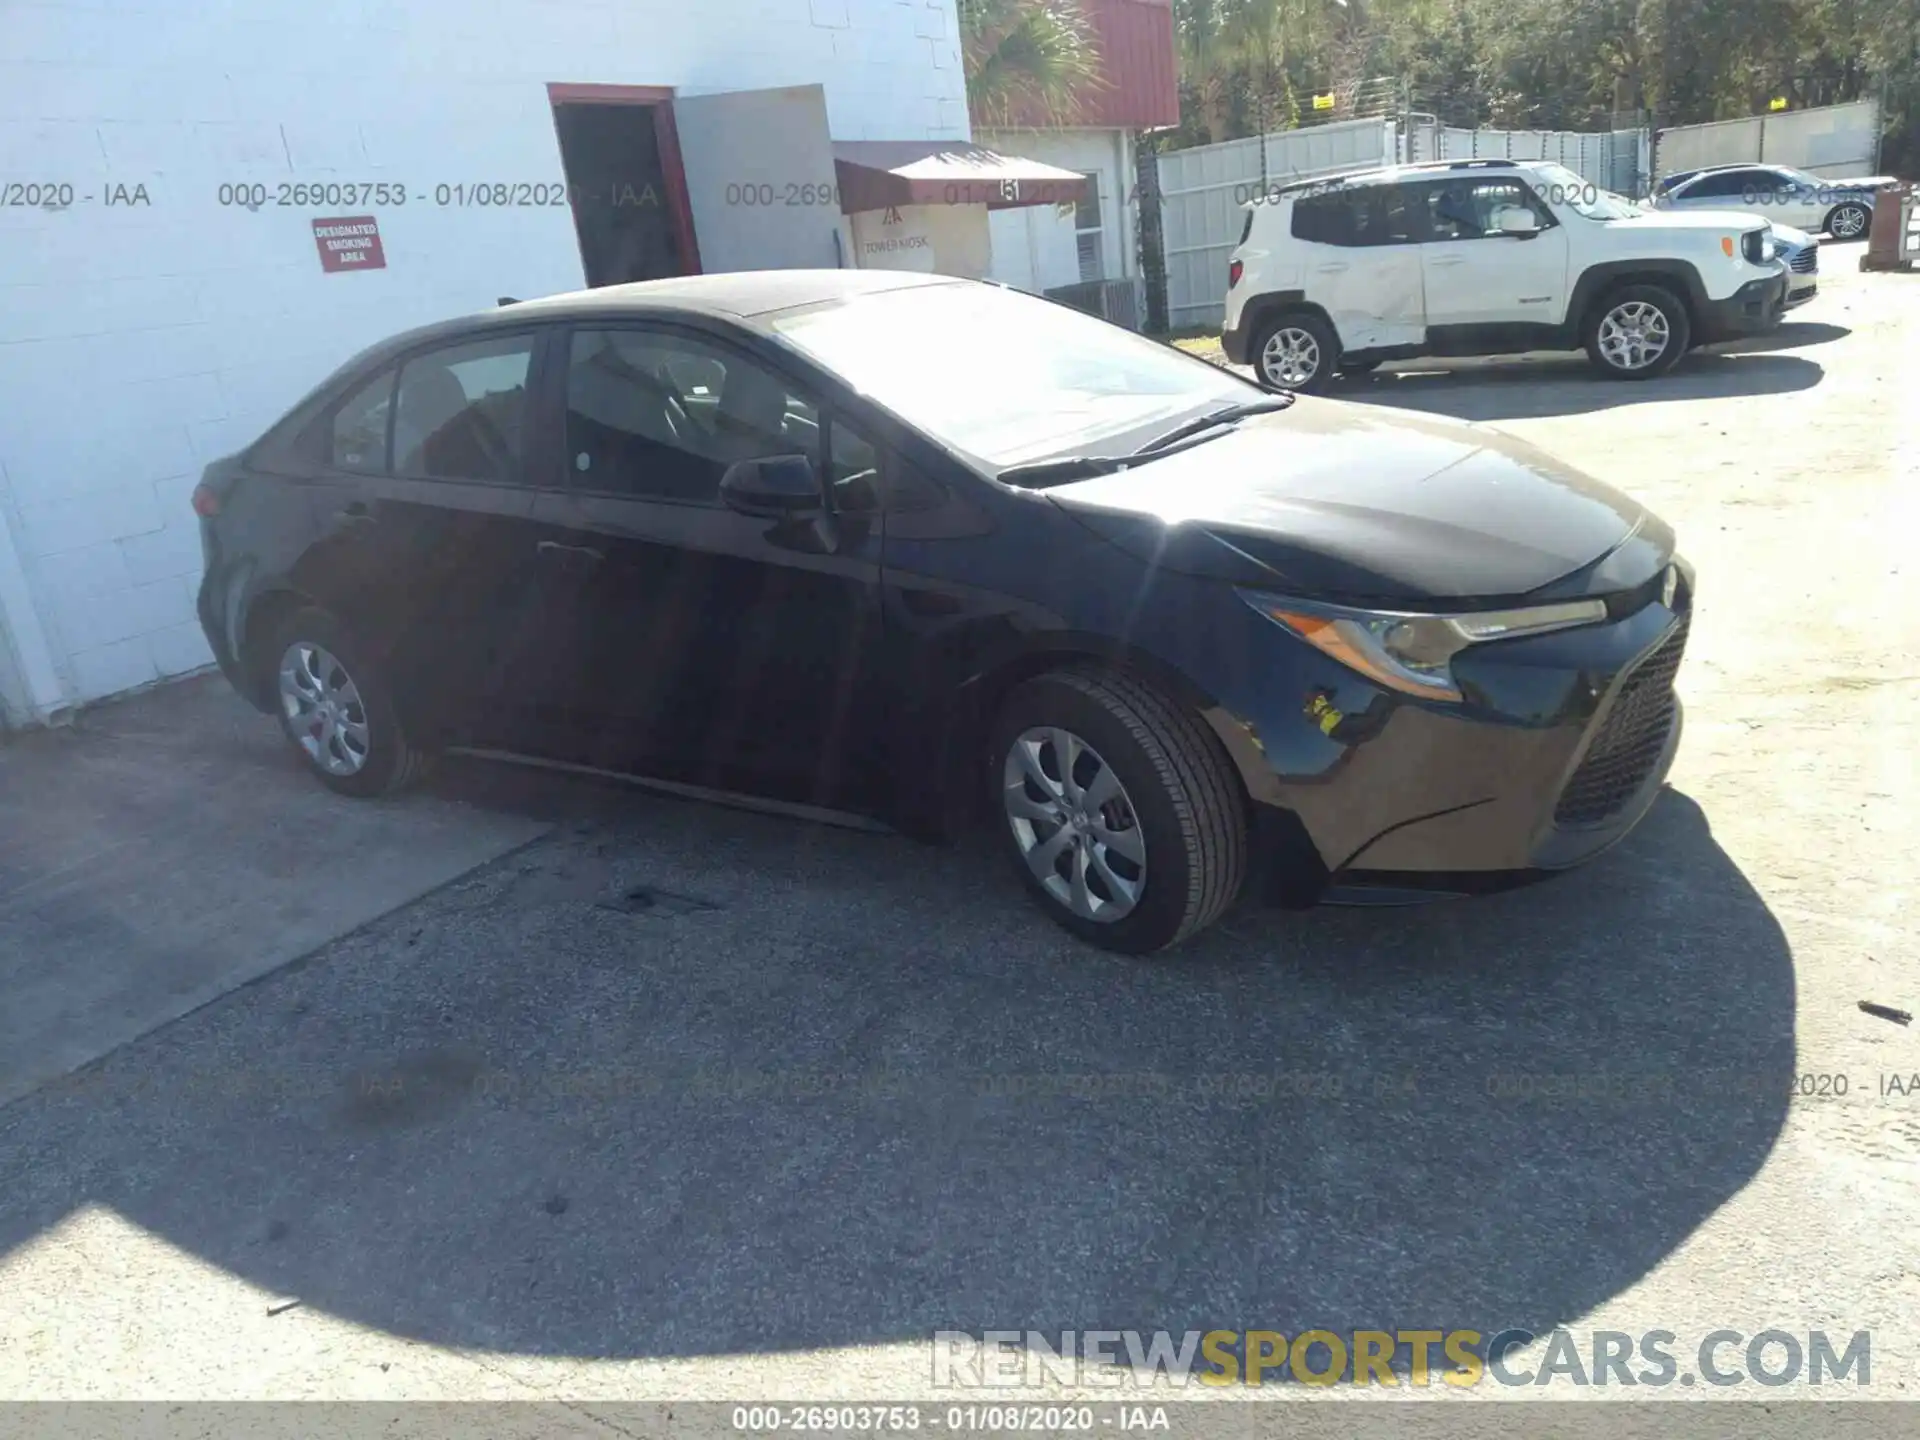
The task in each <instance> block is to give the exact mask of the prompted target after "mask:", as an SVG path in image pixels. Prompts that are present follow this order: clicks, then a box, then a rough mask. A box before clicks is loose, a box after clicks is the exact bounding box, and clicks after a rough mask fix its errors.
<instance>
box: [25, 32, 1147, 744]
mask: <svg viewBox="0 0 1920 1440" xmlns="http://www.w3.org/2000/svg"><path fill="white" fill-rule="evenodd" d="M1102 3H1106V4H1114V5H1126V6H1141V5H1145V6H1146V7H1147V8H1154V6H1155V5H1156V4H1157V3H1158V0H1102ZM1158 8H1159V9H1160V10H1161V11H1164V8H1165V7H1164V5H1159V6H1158ZM1168 31H1169V36H1170V33H1171V24H1170V20H1169V21H1168ZM1169 55H1170V52H1169ZM1169 83H1171V82H1170V72H1169ZM1089 137H1092V138H1089ZM969 138H970V130H969V124H968V116H967V107H966V99H965V85H964V80H963V75H962V70H961V60H960V50H959V42H958V39H957V36H956V33H955V13H954V3H953V0H712V3H709V4H706V5H701V6H686V5H677V4H666V3H662V0H499V3H496V4H492V5H487V6H473V5H467V4H461V3H457V0H355V3H352V4H348V5H314V4H310V3H295V0H245V3H239V0H226V3H197V4H189V3H180V0H92V3H88V4H85V5H81V4H78V3H55V0H49V3H34V0H6V3H5V4H4V5H0V186H4V189H0V717H3V718H4V719H5V720H6V721H7V723H10V724H14V725H18V724H22V723H31V722H34V721H39V720H46V719H49V718H54V717H57V716H58V715H59V714H60V713H61V712H62V711H64V710H66V709H68V708H70V707H72V706H74V705H76V704H80V703H83V702H86V701H89V700H93V699H97V698H100V697H103V696H107V695H111V694H114V693H117V692H119V691H123V690H126V689H129V688H131V687H135V686H138V685H141V684H143V683H145V682H148V681H151V680H154V679H157V678H160V677H164V676H167V675H173V674H179V673H183V672H185V671H188V670H192V669H195V668H197V667H199V666H201V665H203V664H206V663H208V661H209V660H210V658H211V657H210V655H209V653H208V650H207V648H206V644H205V641H204V640H203V638H202V636H201V634H200V630H199V626H198V623H197V621H196V619H195V613H194V596H195V591H196V588H197V585H198V580H199V574H200V566H201V557H200V548H199V534H198V524H197V521H196V518H195V516H194V514H193V512H192V510H191V509H190V506H189V496H190V494H191V492H192V489H193V486H194V484H195V482H196V480H197V479H198V476H199V474H200V471H201V469H202V468H203V467H204V466H205V465H206V464H207V463H208V462H210V461H212V460H214V459H216V458H219V457H221V456H224V455H227V454H230V453H231V452H233V451H234V450H237V449H239V448H240V447H241V446H243V445H245V444H246V443H248V442H249V441H251V440H253V439H254V438H255V437H256V436H257V435H258V434H259V433H260V432H261V431H262V430H263V429H264V428H265V427H266V425H267V424H268V423H269V422H270V421H272V420H273V419H274V418H276V417H277V416H278V415H279V414H280V413H281V412H282V411H284V410H285V409H286V408H287V407H288V406H289V405H290V404H291V403H293V402H294V401H295V400H296V399H298V398H299V396H300V395H301V394H303V393H304V392H305V391H306V390H307V389H308V388H309V387H311V386H312V385H313V384H315V383H316V382H318V381H319V380H321V379H322V378H324V377H325V376H326V375H327V374H328V373H330V372H331V371H332V370H333V369H334V368H335V367H336V366H338V365H339V364H340V363H342V362H343V361H344V360H346V359H347V358H349V357H350V356H351V355H352V354H354V352H356V351H357V350H359V349H360V348H361V347H363V346H364V345H367V344H369V343H371V342H372V341H374V340H376V339H379V338H382V337H384V336H387V335H389V334H392V333H393V332H395V331H398V330H401V329H405V328H407V327H409V326H412V325H416V324H422V323H425V322H428V321H432V320H436V319H441V318H444V317H447V316H450V315H455V314H461V313H465V312H470V311H473V310H476V309H484V308H486V307H488V306H491V305H493V304H495V303H496V302H497V301H498V300H500V299H501V298H503V297H516V298H524V297H531V296H536V295H543V294H549V293H553V292H556V291H562V290H570V289H577V288H579V287H581V286H582V285H583V284H600V283H610V282H613V281H617V280H623V279H637V278H646V277H649V276H652V275H658V274H672V273H681V272H684V271H689V270H696V269H704V270H708V271H717V270H729V269H747V268H764V267H767V266H778V265H826V266H832V265H907V266H911V267H913V268H928V269H931V268H938V269H940V270H942V271H949V272H952V273H960V274H974V275H978V274H982V273H992V274H994V275H995V276H996V278H1005V279H1007V280H1009V281H1010V282H1012V283H1018V284H1022V285H1025V286H1029V287H1031V288H1051V285H1052V284H1053V282H1054V281H1055V280H1057V279H1059V278H1060V277H1070V278H1073V279H1078V278H1080V277H1081V276H1082V275H1084V274H1085V273H1086V270H1085V267H1084V265H1082V264H1081V263H1080V262H1079V259H1078V251H1077V250H1076V252H1075V263H1074V264H1073V265H1072V266H1068V265H1066V264H1065V263H1064V261H1062V260H1061V259H1060V256H1059V254H1058V253H1056V252H1057V251H1058V247H1059V245H1060V243H1061V227H1063V226H1064V227H1065V231H1066V234H1067V236H1068V237H1073V236H1075V235H1076V233H1077V230H1078V228H1079V227H1077V226H1076V225H1075V224H1074V222H1073V219H1072V212H1071V210H1069V211H1067V212H1064V215H1063V212H1061V211H1060V210H1058V209H1057V208H1056V206H1055V204H1054V203H1051V202H1053V201H1057V200H1059V199H1062V198H1066V199H1068V200H1069V201H1071V200H1072V199H1073V198H1074V197H1075V196H1077V195H1079V194H1080V193H1082V186H1081V182H1080V181H1079V175H1080V174H1081V173H1098V174H1100V175H1101V176H1102V179H1100V180H1097V181H1096V182H1095V183H1096V185H1099V186H1101V192H1100V193H1101V201H1100V203H1101V206H1102V207H1103V209H1102V217H1103V218H1102V225H1103V227H1106V226H1109V223H1110V228H1109V229H1108V231H1107V233H1110V234H1113V235H1115V236H1119V235H1120V234H1122V233H1123V232H1124V233H1127V234H1130V233H1131V229H1132V226H1131V223H1130V222H1129V221H1126V220H1125V219H1124V209H1123V206H1124V198H1123V197H1124V195H1125V193H1126V186H1127V184H1128V183H1130V182H1129V180H1128V179H1127V176H1128V175H1129V174H1130V172H1129V171H1127V170H1126V169H1125V166H1126V164H1127V160H1126V142H1125V140H1124V138H1123V137H1122V136H1121V132H1120V131H1119V129H1117V128H1113V127H1109V128H1108V129H1107V130H1106V131H1105V132H1104V133H1103V132H1101V131H1097V130H1089V131H1087V132H1074V134H1073V135H1072V137H1071V138H1069V137H1067V136H1065V135H1062V136H1059V137H1046V138H1048V139H1050V140H1057V141H1058V142H1060V143H1061V144H1062V145H1064V147H1065V148H1063V149H1061V151H1060V153H1061V157H1062V159H1063V161H1067V162H1070V164H1069V166H1068V168H1067V169H1064V170H1062V169H1050V168H1048V167H1046V166H1034V165H1024V166H1023V165H1020V164H1018V163H1015V162H1009V161H1007V160H1006V159H1004V158H1003V157H999V156H995V155H992V154H986V153H984V152H981V151H980V150H978V149H977V148H976V147H970V146H969V145H968V144H967V142H968V140H969ZM878 142H888V143H886V144H880V143H878ZM930 142H943V143H930ZM1086 147H1092V148H1091V149H1088V148H1086ZM1030 148H1031V147H1030ZM1108 156H1111V157H1112V158H1111V162H1110V163H1111V166H1112V168H1111V169H1110V170H1109V169H1107V168H1106V164H1107V163H1108V162H1107V160H1106V157H1108ZM1089 157H1092V160H1093V161H1095V162H1098V163H1089ZM1023 191H1024V193H1022V192H1023ZM856 194H857V195H860V196H865V197H867V199H868V200H869V201H871V202H872V203H873V204H874V205H878V206H881V208H878V209H873V210H870V211H867V212H863V213H857V214H848V213H843V200H845V201H847V206H846V208H848V209H851V208H853V206H852V204H851V199H850V197H852V196H854V195H856ZM929 201H930V202H932V203H926V202H929ZM989 201H991V202H992V203H993V204H994V205H995V206H996V207H999V206H1003V205H1006V204H1008V203H1011V204H1012V205H1013V206H1015V207H1016V208H1010V209H998V208H996V210H995V211H994V217H993V219H992V221H991V223H990V222H989V211H988V203H987V202H989ZM915 202H919V203H915ZM1018 207H1024V208H1018ZM1083 208H1084V207H1083ZM1029 213H1030V214H1034V215H1039V216H1041V217H1042V219H1041V221H1040V222H1039V223H1040V226H1041V228H1040V229H1039V230H1036V231H1035V232H1034V235H1044V237H1045V238H1044V243H1043V244H1042V243H1038V242H1036V241H1035V240H1034V239H1033V237H1032V236H1029V235H1026V234H1023V233H1022V231H1021V225H1020V221H1019V218H1018V217H1020V216H1021V215H1023V214H1029ZM1008 217H1012V218H1008ZM989 236H991V243H990V240H989ZM1067 243H1069V244H1077V243H1078V242H1077V240H1074V239H1072V238H1069V240H1068V241H1067ZM996 250H1004V251H1005V252H1006V253H1005V257H1004V258H1002V257H1000V256H998V255H996V253H995V251H996ZM1042 251H1044V257H1041V252H1042ZM1102 256H1103V259H1102V262H1101V263H1102V264H1103V265H1110V266H1112V267H1115V268H1114V270H1113V273H1115V274H1127V273H1133V272H1134V271H1135V270H1137V261H1134V260H1133V259H1132V258H1131V252H1130V250H1128V248H1127V246H1126V242H1125V241H1116V248H1112V249H1109V250H1105V251H1103V252H1102ZM1036 257H1041V258H1038V259H1037V258H1036Z"/></svg>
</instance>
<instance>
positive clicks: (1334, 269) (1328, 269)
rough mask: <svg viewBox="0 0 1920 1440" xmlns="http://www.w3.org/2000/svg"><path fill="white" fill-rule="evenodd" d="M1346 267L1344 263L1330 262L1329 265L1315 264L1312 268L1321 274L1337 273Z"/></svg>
mask: <svg viewBox="0 0 1920 1440" xmlns="http://www.w3.org/2000/svg"><path fill="white" fill-rule="evenodd" d="M1347 268H1348V267H1347V266H1346V265H1345V264H1344V263H1337V264H1331V265H1316V266H1315V267H1314V269H1316V270H1317V271H1319V273H1320V274H1322V275H1338V274H1340V273H1341V272H1343V271H1344V270H1346V269H1347Z"/></svg>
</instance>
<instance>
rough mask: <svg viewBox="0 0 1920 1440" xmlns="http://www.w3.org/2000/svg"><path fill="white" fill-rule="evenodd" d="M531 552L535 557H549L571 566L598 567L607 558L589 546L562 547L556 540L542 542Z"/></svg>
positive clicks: (602, 552)
mask: <svg viewBox="0 0 1920 1440" xmlns="http://www.w3.org/2000/svg"><path fill="white" fill-rule="evenodd" d="M533 550H534V553H535V554H536V555H543V556H547V555H550V556H552V557H554V558H555V559H558V560H564V561H566V562H568V563H569V564H573V565H598V564H599V563H600V562H601V561H602V560H604V559H606V558H607V557H606V554H605V552H604V551H600V550H596V549H594V548H593V547H592V546H591V545H562V544H561V543H560V542H559V541H558V540H542V541H541V542H540V543H539V544H538V545H536V546H534V547H533Z"/></svg>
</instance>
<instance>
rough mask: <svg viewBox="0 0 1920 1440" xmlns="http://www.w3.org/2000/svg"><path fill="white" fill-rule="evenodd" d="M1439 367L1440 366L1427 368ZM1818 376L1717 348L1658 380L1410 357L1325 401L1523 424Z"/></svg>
mask: <svg viewBox="0 0 1920 1440" xmlns="http://www.w3.org/2000/svg"><path fill="white" fill-rule="evenodd" d="M1817 328H1820V329H1832V328H1834V327H1831V326H1822V327H1817ZM1823 338H1824V337H1823ZM1794 343H1797V344H1809V343H1816V342H1814V341H1811V340H1806V339H1802V340H1799V341H1796V342H1794ZM1441 366H1444V367H1446V368H1434V367H1441ZM1825 373H1826V372H1825V371H1824V370H1823V369H1822V368H1821V367H1820V366H1819V365H1818V364H1816V363H1814V362H1813V361H1811V360H1806V359H1802V358H1801V357H1800V356H1798V355H1774V354H1753V353H1722V352H1721V351H1720V350H1719V349H1718V348H1717V347H1716V348H1715V349H1710V350H1697V351H1695V352H1693V353H1692V354H1690V355H1688V356H1687V357H1686V358H1685V359H1684V360H1682V361H1681V362H1680V363H1679V364H1678V365H1676V366H1674V368H1673V369H1672V370H1670V371H1668V372H1667V373H1666V374H1665V375H1662V376H1660V377H1658V378H1657V379H1653V380H1643V381H1622V380H1609V379H1607V378H1605V377H1604V376H1601V375H1597V374H1595V373H1594V372H1593V370H1592V368H1591V367H1590V366H1589V365H1588V363H1587V361H1586V359H1585V357H1584V356H1581V357H1574V356H1564V355H1559V354H1554V355H1550V356H1524V357H1502V358H1499V359H1493V360H1463V361H1434V360H1418V361H1407V362H1404V365H1403V366H1402V368H1397V369H1393V370H1381V371H1376V372H1375V373H1374V374H1372V375H1367V376H1357V377H1352V378H1343V379H1341V380H1339V381H1337V382H1335V384H1334V385H1333V387H1332V388H1331V389H1329V390H1328V391H1327V396H1328V398H1329V399H1334V400H1354V401H1358V402H1360V403H1361V404H1367V405H1392V406H1396V407H1399V408H1403V409H1409V410H1424V411H1428V412H1431V413H1433V414H1439V415H1451V416H1453V417H1455V418H1457V419H1461V420H1526V419H1535V418H1540V417H1545V416H1553V415H1584V414H1590V413H1593V412H1595V411H1600V410H1613V409H1618V408H1622V407H1625V406H1631V405H1647V404H1657V403H1660V402H1664V401H1672V400H1705V399H1726V398H1729V397H1733V396H1739V395H1784V394H1789V393H1791V392H1793V391H1796V390H1809V389H1811V388H1813V386H1815V385H1817V384H1819V383H1820V379H1821V376H1822V375H1824V374H1825Z"/></svg>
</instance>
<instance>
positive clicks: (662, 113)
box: [547, 83, 703, 275]
mask: <svg viewBox="0 0 1920 1440" xmlns="http://www.w3.org/2000/svg"><path fill="white" fill-rule="evenodd" d="M547 104H548V105H549V106H550V107H552V108H553V109H554V110H556V111H557V110H558V109H559V107H560V106H562V105H650V106H652V107H653V136H654V141H655V143H656V144H657V145H658V146H659V147H660V169H661V173H662V175H663V176H664V177H665V180H666V186H667V212H668V214H670V215H671V216H672V217H673V234H674V239H675V240H676V241H678V242H679V245H680V254H681V256H682V257H683V259H684V260H685V263H686V265H687V267H688V268H687V269H685V270H684V271H682V272H681V273H683V274H686V275H699V274H702V273H703V272H702V271H701V269H700V242H699V241H697V240H696V239H694V235H693V203H692V201H691V200H689V199H688V197H687V167H686V164H685V163H684V162H683V161H682V160H681V158H680V132H679V131H678V130H677V129H675V128H674V124H673V87H672V86H671V85H568V84H559V83H549V84H548V86H547ZM553 133H554V143H555V144H558V143H559V139H560V122H559V117H558V116H557V115H556V116H555V119H554V127H553ZM564 168H565V157H564V156H563V157H562V170H563V173H564ZM583 258H584V257H583Z"/></svg>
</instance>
